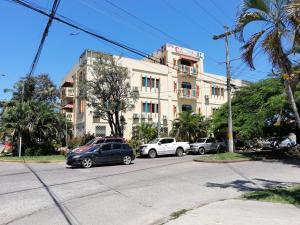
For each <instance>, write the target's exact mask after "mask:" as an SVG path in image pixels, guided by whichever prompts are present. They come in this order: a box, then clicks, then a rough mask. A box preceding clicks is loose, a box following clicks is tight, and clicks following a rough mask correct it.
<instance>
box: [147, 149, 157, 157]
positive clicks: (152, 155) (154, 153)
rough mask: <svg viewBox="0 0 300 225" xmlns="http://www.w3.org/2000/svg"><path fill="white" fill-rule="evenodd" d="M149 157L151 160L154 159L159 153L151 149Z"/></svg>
mask: <svg viewBox="0 0 300 225" xmlns="http://www.w3.org/2000/svg"><path fill="white" fill-rule="evenodd" d="M148 156H149V158H151V159H153V158H155V157H156V156H157V153H156V150H155V149H151V150H150V151H149V152H148Z"/></svg>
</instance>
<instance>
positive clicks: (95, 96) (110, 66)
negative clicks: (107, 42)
mask: <svg viewBox="0 0 300 225" xmlns="http://www.w3.org/2000/svg"><path fill="white" fill-rule="evenodd" d="M89 71H90V72H91V75H92V77H91V78H90V79H87V80H86V81H84V82H83V83H82V84H81V85H80V89H81V91H80V95H81V97H84V98H85V99H86V100H87V103H88V106H89V107H91V109H92V113H93V114H94V115H95V116H99V117H100V118H101V119H103V120H106V121H107V122H108V124H109V126H110V129H111V134H112V135H114V136H123V130H124V126H125V124H124V123H123V124H122V121H120V118H121V113H125V112H126V111H128V110H132V109H133V107H134V103H135V101H136V99H137V98H138V92H136V91H133V90H131V87H130V84H129V82H128V69H127V68H125V67H123V66H121V63H120V58H115V57H114V56H112V55H106V54H101V53H99V54H97V57H96V59H95V62H94V63H93V65H91V66H90V67H89ZM123 122H124V121H123Z"/></svg>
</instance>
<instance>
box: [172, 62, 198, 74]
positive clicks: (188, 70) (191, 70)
mask: <svg viewBox="0 0 300 225" xmlns="http://www.w3.org/2000/svg"><path fill="white" fill-rule="evenodd" d="M177 71H178V73H179V74H182V75H189V76H192V77H196V76H197V73H198V71H197V68H195V67H193V66H186V65H178V69H177Z"/></svg>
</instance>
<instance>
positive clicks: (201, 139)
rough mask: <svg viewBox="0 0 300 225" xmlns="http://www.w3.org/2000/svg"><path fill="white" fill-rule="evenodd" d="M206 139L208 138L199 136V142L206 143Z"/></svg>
mask: <svg viewBox="0 0 300 225" xmlns="http://www.w3.org/2000/svg"><path fill="white" fill-rule="evenodd" d="M205 140H206V138H199V139H198V140H197V143H204V142H205Z"/></svg>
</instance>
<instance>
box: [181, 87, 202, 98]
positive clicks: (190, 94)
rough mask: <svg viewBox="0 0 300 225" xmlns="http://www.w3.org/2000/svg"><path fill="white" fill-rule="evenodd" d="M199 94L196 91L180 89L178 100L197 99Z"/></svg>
mask: <svg viewBox="0 0 300 225" xmlns="http://www.w3.org/2000/svg"><path fill="white" fill-rule="evenodd" d="M197 97H198V94H197V92H196V90H195V89H188V88H180V89H179V90H178V98H185V99H197Z"/></svg>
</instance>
